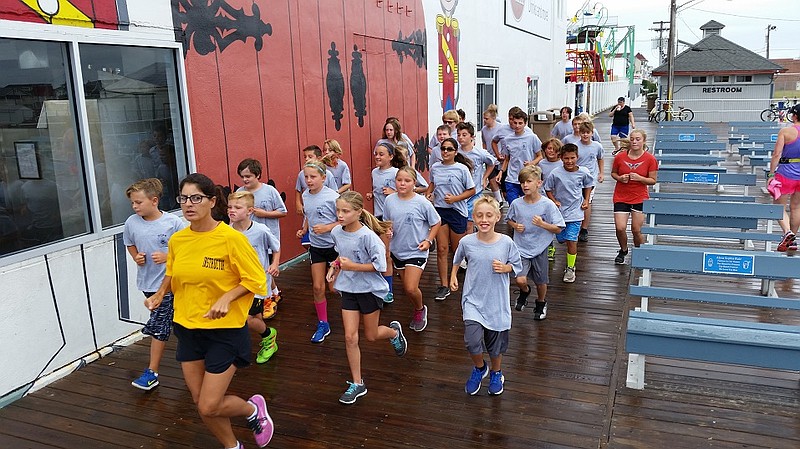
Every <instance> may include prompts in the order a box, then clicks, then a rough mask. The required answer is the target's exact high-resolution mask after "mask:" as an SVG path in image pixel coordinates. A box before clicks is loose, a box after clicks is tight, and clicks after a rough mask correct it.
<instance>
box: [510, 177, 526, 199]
mask: <svg viewBox="0 0 800 449" xmlns="http://www.w3.org/2000/svg"><path fill="white" fill-rule="evenodd" d="M524 195H525V194H524V193H522V186H521V185H520V184H517V183H516V182H509V181H506V201H508V204H511V203H512V202H513V201H514V200H515V199H517V198H520V197H522V196H524Z"/></svg>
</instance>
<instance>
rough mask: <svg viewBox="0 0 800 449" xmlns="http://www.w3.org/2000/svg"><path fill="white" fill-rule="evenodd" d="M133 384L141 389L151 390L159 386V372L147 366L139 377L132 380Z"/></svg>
mask: <svg viewBox="0 0 800 449" xmlns="http://www.w3.org/2000/svg"><path fill="white" fill-rule="evenodd" d="M131 385H133V386H134V387H136V388H138V389H140V390H144V391H150V390H152V389H153V388H155V387H157V386H158V374H156V373H155V372H153V370H151V369H150V368H147V369H146V370H144V373H143V374H142V375H141V376H139V378H138V379H136V380H134V381H133V382H131Z"/></svg>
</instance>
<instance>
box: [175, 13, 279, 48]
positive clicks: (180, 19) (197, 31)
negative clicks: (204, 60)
mask: <svg viewBox="0 0 800 449" xmlns="http://www.w3.org/2000/svg"><path fill="white" fill-rule="evenodd" d="M172 21H173V24H174V26H175V33H176V34H177V35H176V40H179V41H183V54H184V56H186V54H187V53H188V51H189V44H190V43H191V46H192V48H194V50H195V51H196V52H197V53H198V54H200V55H207V54H209V53H211V52H213V51H214V50H215V49H217V48H219V51H220V52H223V51H225V49H226V48H228V46H229V45H231V44H232V43H234V42H236V41H242V42H245V43H246V42H247V38H248V37H252V38H253V39H254V40H255V42H254V44H253V45H254V47H255V49H256V51H261V49H262V48H263V47H264V36H272V25H271V24H269V23H266V22H264V21H263V20H261V10H260V9H259V7H258V5H257V4H256V3H253V13H252V14H247V13H246V12H245V10H244V8H234V7H233V6H231V5H229V4H228V3H227V2H225V1H223V0H211V1H208V0H172Z"/></svg>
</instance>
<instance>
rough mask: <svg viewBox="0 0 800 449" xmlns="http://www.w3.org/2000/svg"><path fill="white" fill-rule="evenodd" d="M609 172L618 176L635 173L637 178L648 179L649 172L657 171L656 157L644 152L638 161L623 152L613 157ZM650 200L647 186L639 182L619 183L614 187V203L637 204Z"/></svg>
mask: <svg viewBox="0 0 800 449" xmlns="http://www.w3.org/2000/svg"><path fill="white" fill-rule="evenodd" d="M611 171H612V172H614V171H616V173H617V174H618V175H627V174H629V173H636V174H638V175H639V176H643V177H645V178H646V177H648V175H650V172H654V171H658V161H656V157H655V156H653V155H652V154H650V153H648V152H646V151H645V152H644V153H643V154H642V155H641V156H639V158H638V159H631V158H630V157H628V152H627V151H623V152H621V153H619V154H617V155H616V156H615V157H614V163H613V165H612V166H611ZM648 198H650V194H649V193H648V192H647V186H646V185H645V184H642V183H641V182H637V181H631V182H627V183H624V182H619V181H617V185H616V186H614V202H615V203H625V204H639V203H642V202H644V200H646V199H648Z"/></svg>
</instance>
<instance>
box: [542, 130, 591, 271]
mask: <svg viewBox="0 0 800 449" xmlns="http://www.w3.org/2000/svg"><path fill="white" fill-rule="evenodd" d="M561 162H562V163H563V166H562V167H557V168H555V169H553V171H552V172H551V173H550V176H548V177H547V179H546V180H545V181H544V190H545V193H546V194H547V197H548V198H549V199H550V200H551V201H553V202H554V203H555V204H556V206H558V209H559V210H560V211H561V216H563V217H564V222H565V223H566V226H565V227H564V229H563V230H562V231H561V232H559V233H558V234H556V240H558V243H564V242H567V267H566V269H565V270H564V282H567V283H572V282H575V259H576V258H577V257H578V233H579V232H580V228H581V221H582V220H583V211H584V210H586V209H587V208H588V207H589V195H591V193H592V188H593V187H594V178H592V175H591V173H589V170H587V169H586V167H579V166H578V147H577V146H575V144H572V143H568V144H566V145H564V146H563V147H561Z"/></svg>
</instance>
